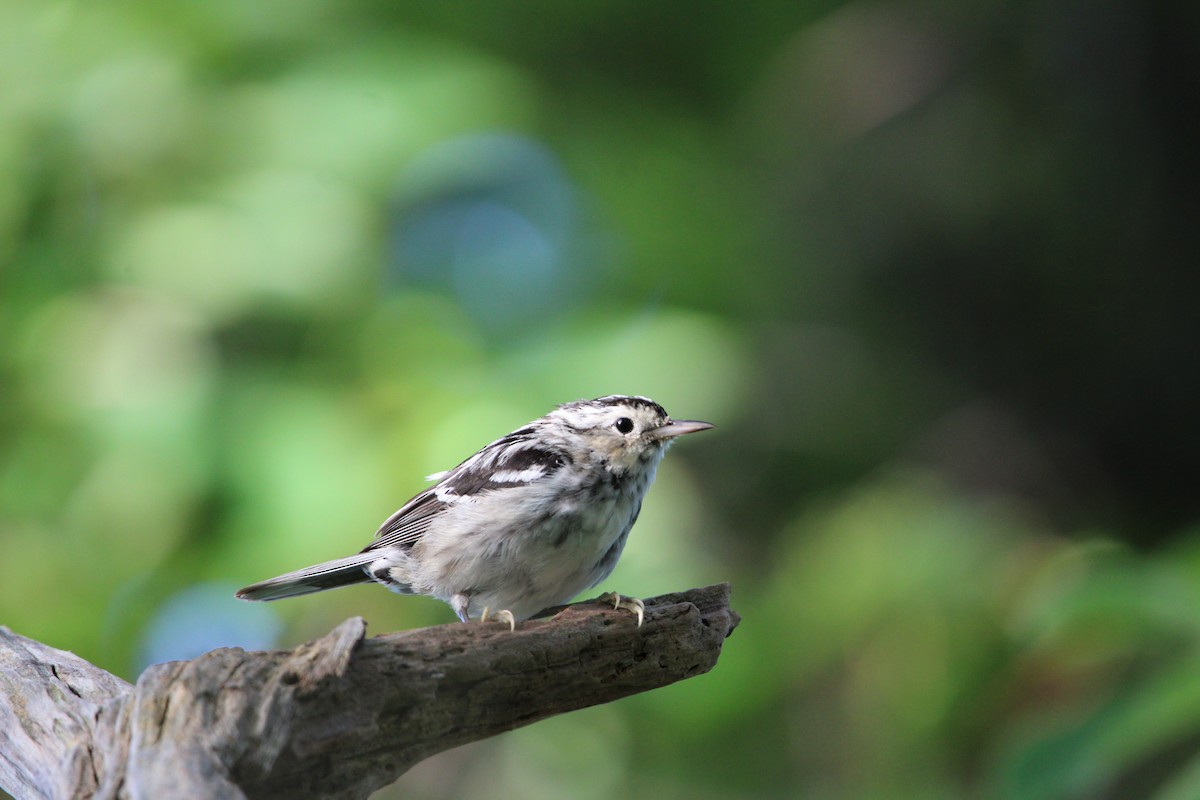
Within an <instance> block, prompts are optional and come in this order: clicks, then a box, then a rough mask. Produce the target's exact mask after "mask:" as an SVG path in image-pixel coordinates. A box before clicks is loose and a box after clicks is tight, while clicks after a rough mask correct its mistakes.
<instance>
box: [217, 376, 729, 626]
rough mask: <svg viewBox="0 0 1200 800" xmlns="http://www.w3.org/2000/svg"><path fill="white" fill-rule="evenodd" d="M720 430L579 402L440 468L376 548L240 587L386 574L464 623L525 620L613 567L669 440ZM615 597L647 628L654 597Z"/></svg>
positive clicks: (301, 588) (647, 405)
mask: <svg viewBox="0 0 1200 800" xmlns="http://www.w3.org/2000/svg"><path fill="white" fill-rule="evenodd" d="M711 427H713V426H712V425H711V424H709V423H707V422H697V421H692V420H678V421H673V420H671V418H670V417H669V416H668V415H667V412H666V411H665V410H663V407H662V406H660V405H659V404H658V403H655V402H654V401H653V400H650V399H648V398H645V397H627V396H624V395H609V396H607V397H600V398H597V399H595V400H578V401H575V402H573V403H565V404H563V405H561V406H559V407H558V408H556V409H554V410H553V411H551V412H550V413H549V414H547V415H546V416H544V417H542V418H540V419H536V420H534V421H533V422H531V423H529V424H528V425H525V426H524V427H522V428H519V429H518V430H515V431H513V432H512V433H510V434H508V435H507V436H504V437H502V438H500V439H497V440H496V441H494V442H492V443H491V444H489V445H488V446H487V447H485V448H483V449H482V450H480V451H479V452H478V453H476V454H475V455H473V456H471V457H470V458H468V459H467V460H466V461H464V462H462V463H461V464H459V465H458V466H457V467H455V468H454V469H452V470H449V471H448V472H443V473H439V474H437V475H431V476H429V477H430V480H436V481H437V483H436V484H434V485H433V486H431V487H430V488H428V489H426V490H425V491H423V492H421V493H420V494H418V495H417V496H416V497H414V498H412V499H411V500H409V501H408V502H407V503H405V504H404V506H403V507H401V509H400V510H399V511H397V512H396V513H395V514H393V515H392V516H391V517H389V518H388V519H387V520H386V521H385V522H384V523H383V525H382V526H380V528H379V530H378V531H377V532H376V534H375V541H373V542H372V543H371V544H369V545H367V547H366V548H365V549H363V550H362V552H360V553H358V554H356V555H352V556H348V557H346V558H339V559H336V560H334V561H326V562H325V563H323V564H317V565H316V566H312V567H307V568H306V569H301V570H297V571H296V572H289V573H288V574H286V575H280V576H279V577H278V578H271V579H270V580H267V581H263V582H261V583H256V584H254V585H253V586H247V587H246V588H245V589H242V590H241V591H239V592H238V593H237V595H238V597H240V598H243V599H245V600H277V599H280V598H283V597H294V596H296V595H302V594H308V593H310V592H319V591H322V590H324V589H333V588H336V587H339V586H348V585H350V584H355V583H364V582H367V581H376V582H378V583H381V584H383V585H384V586H386V587H388V588H389V589H391V590H392V591H395V592H399V593H401V594H421V595H429V596H432V597H436V598H438V599H440V600H443V601H444V602H446V603H449V604H450V607H451V608H452V609H454V613H455V614H457V615H458V618H459V619H461V620H462V621H463V622H466V621H467V620H469V619H473V618H479V619H482V620H486V619H487V618H488V615H489V613H490V614H492V615H493V616H494V617H495V618H498V619H502V620H505V621H507V622H508V623H509V625H510V627H511V626H514V625H515V621H516V620H521V619H527V618H529V617H531V616H533V615H534V614H536V613H537V612H539V611H542V610H543V609H546V608H550V607H552V606H557V605H562V604H564V603H566V602H568V601H569V600H571V598H573V597H574V596H575V595H577V594H579V593H580V592H582V591H584V590H586V589H590V588H591V587H593V586H595V585H596V584H598V583H600V581H602V580H604V579H605V578H607V577H608V576H609V574H610V573H611V572H612V571H613V568H614V567H615V566H616V565H617V560H618V559H619V558H620V557H621V551H622V550H623V549H624V547H625V541H626V539H627V538H628V536H629V530H630V528H632V527H633V523H634V522H635V521H636V520H637V517H638V512H639V511H640V510H641V507H642V498H643V497H645V495H646V490H647V489H649V488H650V484H651V483H652V482H653V481H654V473H655V470H656V469H657V468H658V462H659V461H661V460H662V457H663V454H664V453H666V451H667V447H669V446H670V444H671V442H672V441H674V439H675V437H677V436H681V435H682V434H685V433H694V432H696V431H702V430H706V429H708V428H711ZM609 598H610V599H611V600H612V601H613V603H614V605H615V606H616V607H623V608H626V609H629V610H630V611H633V612H634V613H636V614H637V617H638V624H639V625H641V622H642V614H643V610H644V609H643V605H642V602H641V601H640V600H637V599H635V598H622V597H621V596H620V595H616V594H612V595H609Z"/></svg>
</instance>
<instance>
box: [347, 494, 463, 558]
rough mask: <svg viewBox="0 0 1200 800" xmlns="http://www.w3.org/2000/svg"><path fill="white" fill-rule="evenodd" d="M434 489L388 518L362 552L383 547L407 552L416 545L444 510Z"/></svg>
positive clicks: (418, 496) (419, 496)
mask: <svg viewBox="0 0 1200 800" xmlns="http://www.w3.org/2000/svg"><path fill="white" fill-rule="evenodd" d="M436 488H437V487H434V488H432V489H426V490H425V491H423V492H421V493H420V494H419V495H417V496H416V497H414V498H413V499H412V500H409V501H408V502H407V503H405V504H404V506H403V507H402V508H401V509H400V510H399V511H397V512H396V513H395V514H392V515H391V516H390V517H388V518H387V520H386V521H385V522H384V523H383V524H382V525H380V526H379V530H378V531H376V532H375V541H373V542H371V543H370V544H369V545H367V546H366V547H365V548H363V550H362V552H364V553H366V552H369V551H371V550H379V549H382V548H385V547H399V548H401V549H403V550H408V549H410V548H411V547H412V546H413V545H414V544H416V543H417V540H418V539H420V538H421V536H422V535H423V534H424V533H425V531H427V530H429V526H430V524H432V522H433V520H434V518H435V517H436V516H437V515H438V514H440V513H441V512H442V511H443V510H444V509H445V508H446V503H444V502H442V500H441V499H439V498H438V496H437V492H436V491H435V490H436Z"/></svg>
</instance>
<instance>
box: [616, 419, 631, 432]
mask: <svg viewBox="0 0 1200 800" xmlns="http://www.w3.org/2000/svg"><path fill="white" fill-rule="evenodd" d="M613 427H614V428H616V429H617V433H629V432H630V431H631V430H633V420H631V419H630V418H629V417H621V418H620V419H618V420H617V421H616V422H614V423H613Z"/></svg>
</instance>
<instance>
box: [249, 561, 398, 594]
mask: <svg viewBox="0 0 1200 800" xmlns="http://www.w3.org/2000/svg"><path fill="white" fill-rule="evenodd" d="M377 558H379V554H378V553H357V554H355V555H352V556H347V557H346V558H339V559H335V560H333V561H326V562H325V563H324V564H317V565H315V566H311V567H305V568H304V569H298V570H296V571H295V572H289V573H288V574H286V575H280V576H279V577H278V578H271V579H270V580H265V581H260V582H259V583H255V584H253V585H251V586H247V587H246V588H245V589H239V590H238V593H237V596H238V597H239V598H241V599H242V600H279V599H282V598H284V597H296V596H298V595H302V594H311V593H313V592H323V591H325V590H326V589H336V588H337V587H339V586H350V585H351V584H355V583H366V582H367V581H370V580H371V576H370V575H368V574H367V573H366V570H364V569H363V567H365V566H366V565H367V564H370V563H371V562H372V561H374V560H376V559H377Z"/></svg>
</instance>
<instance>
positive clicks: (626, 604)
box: [600, 592, 646, 628]
mask: <svg viewBox="0 0 1200 800" xmlns="http://www.w3.org/2000/svg"><path fill="white" fill-rule="evenodd" d="M600 600H602V601H603V602H606V603H609V602H611V603H612V604H613V608H614V609H615V608H623V609H625V610H626V611H632V612H633V613H634V614H637V626H638V627H639V628H640V627H642V621H643V620H645V618H646V604H645V603H643V602H642V601H641V600H639V599H637V598H636V597H622V596H621V595H619V594H617V593H616V592H608V593H607V594H602V595H600Z"/></svg>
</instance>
